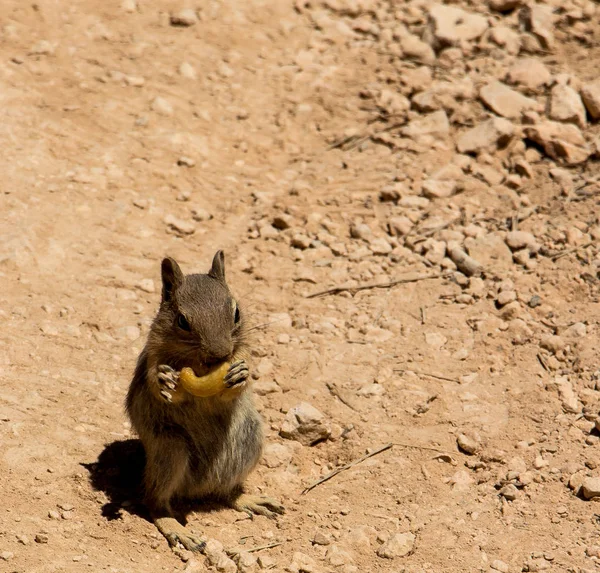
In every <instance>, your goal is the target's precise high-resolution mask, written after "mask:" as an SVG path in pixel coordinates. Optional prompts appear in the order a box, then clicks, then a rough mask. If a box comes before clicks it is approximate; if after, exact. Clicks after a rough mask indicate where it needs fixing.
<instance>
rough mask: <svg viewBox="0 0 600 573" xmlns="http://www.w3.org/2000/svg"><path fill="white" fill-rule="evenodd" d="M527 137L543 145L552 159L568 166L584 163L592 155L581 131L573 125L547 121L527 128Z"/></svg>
mask: <svg viewBox="0 0 600 573" xmlns="http://www.w3.org/2000/svg"><path fill="white" fill-rule="evenodd" d="M523 132H524V134H525V136H526V137H527V138H528V139H531V140H532V141H534V142H535V143H537V144H539V145H541V146H542V147H543V148H544V151H545V152H546V154H547V155H548V156H550V157H551V158H552V159H556V160H562V161H564V162H565V163H566V164H567V165H577V164H579V163H583V162H584V161H586V160H587V159H588V157H589V156H590V155H591V151H590V150H589V149H588V147H587V144H586V141H585V138H584V137H583V135H582V133H581V131H580V130H579V129H578V128H577V127H576V126H575V125H572V124H565V123H558V122H556V121H545V122H542V123H538V124H535V125H528V126H525V127H524V129H523Z"/></svg>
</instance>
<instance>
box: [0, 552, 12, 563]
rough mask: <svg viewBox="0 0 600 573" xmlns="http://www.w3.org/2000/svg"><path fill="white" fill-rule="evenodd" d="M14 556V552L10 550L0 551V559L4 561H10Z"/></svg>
mask: <svg viewBox="0 0 600 573" xmlns="http://www.w3.org/2000/svg"><path fill="white" fill-rule="evenodd" d="M14 556H15V554H14V553H13V552H12V551H3V552H2V553H0V559H2V560H4V561H10V560H11V559H12V558H13V557H14Z"/></svg>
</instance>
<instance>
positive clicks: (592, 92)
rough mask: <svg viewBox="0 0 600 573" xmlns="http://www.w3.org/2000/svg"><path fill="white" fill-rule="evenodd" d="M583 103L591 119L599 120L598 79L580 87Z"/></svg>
mask: <svg viewBox="0 0 600 573" xmlns="http://www.w3.org/2000/svg"><path fill="white" fill-rule="evenodd" d="M581 97H582V99H583V103H584V105H585V107H586V109H587V111H588V113H589V114H590V117H591V118H592V119H600V79H598V80H594V81H592V82H588V83H585V84H583V86H581Z"/></svg>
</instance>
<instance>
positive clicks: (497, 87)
mask: <svg viewBox="0 0 600 573" xmlns="http://www.w3.org/2000/svg"><path fill="white" fill-rule="evenodd" d="M479 97H480V98H481V100H482V101H483V103H484V104H485V105H486V106H487V107H489V108H490V109H491V110H492V111H493V112H494V113H497V114H498V115H501V116H502V117H507V118H509V119H517V118H520V117H521V114H522V113H523V111H525V110H528V109H536V108H537V107H538V103H537V101H535V100H534V99H531V98H528V97H526V96H524V95H523V94H520V93H519V92H516V91H514V90H512V89H510V88H509V87H508V86H507V85H506V84H503V83H502V82H498V81H494V82H491V83H489V84H487V85H486V86H484V87H482V88H481V91H480V92H479Z"/></svg>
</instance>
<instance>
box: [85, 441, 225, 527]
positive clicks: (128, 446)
mask: <svg viewBox="0 0 600 573" xmlns="http://www.w3.org/2000/svg"><path fill="white" fill-rule="evenodd" d="M81 465H82V466H83V467H84V468H85V469H86V470H88V472H89V473H90V484H91V486H92V488H93V489H94V490H95V491H102V492H104V493H105V494H106V496H107V497H108V502H107V503H105V504H104V505H103V506H102V515H103V517H105V518H106V519H108V520H109V521H112V520H113V519H120V518H121V514H122V512H123V511H126V512H127V513H130V514H132V515H137V516H138V517H141V518H143V519H146V520H148V521H152V520H151V518H150V513H149V512H148V510H147V509H146V507H145V505H144V503H143V480H144V467H145V465H146V453H145V452H144V446H143V445H142V442H141V441H140V440H116V441H114V442H112V443H110V444H107V445H106V446H105V447H104V450H102V452H101V453H100V455H99V456H98V459H97V460H96V461H95V462H93V463H81ZM222 508H223V504H222V503H221V502H220V501H219V500H211V499H207V500H202V501H197V500H179V502H176V503H175V504H174V511H175V514H176V517H177V518H178V519H179V521H181V523H183V524H184V525H185V523H186V521H187V514H188V513H190V512H192V511H199V512H203V513H210V512H211V511H218V510H219V509H222Z"/></svg>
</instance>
